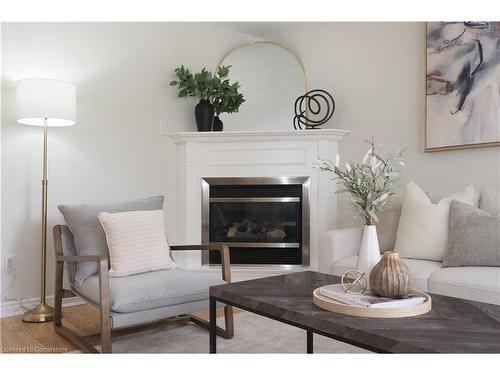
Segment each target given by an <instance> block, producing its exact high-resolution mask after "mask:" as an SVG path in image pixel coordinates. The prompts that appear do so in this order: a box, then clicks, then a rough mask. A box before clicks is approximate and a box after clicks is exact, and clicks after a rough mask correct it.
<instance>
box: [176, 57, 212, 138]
mask: <svg viewBox="0 0 500 375" xmlns="http://www.w3.org/2000/svg"><path fill="white" fill-rule="evenodd" d="M175 75H176V76H177V80H173V81H171V82H170V86H177V85H178V86H179V94H178V95H177V96H178V97H179V98H187V97H197V98H199V99H200V102H199V103H198V104H197V105H196V107H195V109H194V113H195V118H196V126H197V127H198V131H210V130H212V123H213V120H214V114H215V109H214V106H213V104H212V103H210V99H211V98H212V96H213V94H214V89H213V87H214V77H212V73H210V72H209V71H207V70H206V69H205V68H203V69H202V70H201V72H199V73H196V74H193V73H191V70H190V69H187V68H185V67H184V66H183V65H182V66H181V67H180V68H177V69H175Z"/></svg>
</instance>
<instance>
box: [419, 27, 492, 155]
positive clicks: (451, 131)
mask: <svg viewBox="0 0 500 375" xmlns="http://www.w3.org/2000/svg"><path fill="white" fill-rule="evenodd" d="M425 116H426V118H425V127H424V151H425V152H432V151H444V150H453V149H461V148H470V147H485V146H500V22H428V23H427V26H426V114H425Z"/></svg>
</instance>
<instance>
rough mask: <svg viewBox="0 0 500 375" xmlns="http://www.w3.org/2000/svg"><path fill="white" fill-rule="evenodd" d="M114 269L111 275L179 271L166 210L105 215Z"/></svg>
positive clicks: (105, 229)
mask: <svg viewBox="0 0 500 375" xmlns="http://www.w3.org/2000/svg"><path fill="white" fill-rule="evenodd" d="M98 218H99V221H100V223H101V225H102V227H103V229H104V232H105V233H106V242H107V243H108V248H109V258H110V262H111V268H110V270H109V276H113V277H120V276H128V275H132V274H137V273H143V272H149V271H157V270H163V269H170V268H175V262H174V261H173V260H172V258H171V257H170V248H169V246H168V243H167V236H166V234H165V223H164V215H163V210H153V211H127V212H117V213H113V214H110V213H107V212H101V213H100V214H99V215H98Z"/></svg>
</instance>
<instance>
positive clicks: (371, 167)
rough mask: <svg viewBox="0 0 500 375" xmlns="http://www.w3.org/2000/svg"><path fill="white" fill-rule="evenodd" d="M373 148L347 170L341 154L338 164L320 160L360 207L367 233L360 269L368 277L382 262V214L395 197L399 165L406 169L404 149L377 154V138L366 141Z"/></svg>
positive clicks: (324, 169)
mask: <svg viewBox="0 0 500 375" xmlns="http://www.w3.org/2000/svg"><path fill="white" fill-rule="evenodd" d="M366 142H368V143H369V144H370V148H369V149H368V151H367V152H366V154H365V156H364V157H363V159H362V161H361V162H360V163H356V164H354V163H347V164H346V165H345V170H342V169H340V157H339V155H338V154H337V157H336V160H335V164H334V163H332V162H331V161H329V160H320V161H318V163H317V167H318V168H319V169H320V170H322V171H329V172H332V173H333V174H334V175H335V178H334V179H335V180H336V181H337V185H340V186H341V188H340V189H339V190H337V193H349V194H350V195H351V201H352V202H353V203H354V204H355V205H356V207H357V209H358V214H359V216H360V218H361V220H362V222H363V224H364V225H365V226H364V230H363V237H362V241H361V247H360V250H359V256H358V264H357V269H358V270H359V271H361V272H363V273H364V274H365V275H366V278H367V280H368V277H369V276H370V272H371V270H372V268H373V267H374V266H375V264H377V262H378V261H379V260H380V249H379V244H378V237H377V229H376V226H375V224H376V223H377V222H378V212H379V211H380V210H382V209H383V208H384V206H385V204H386V203H387V201H388V199H389V198H390V197H391V196H392V195H393V194H394V187H395V185H396V178H397V177H398V176H399V174H400V171H399V170H397V165H400V166H404V165H405V161H404V159H403V152H404V150H400V151H398V152H396V153H391V154H388V155H387V156H386V157H385V158H384V157H383V156H381V155H379V154H378V153H376V152H375V144H374V141H373V139H372V140H371V141H366Z"/></svg>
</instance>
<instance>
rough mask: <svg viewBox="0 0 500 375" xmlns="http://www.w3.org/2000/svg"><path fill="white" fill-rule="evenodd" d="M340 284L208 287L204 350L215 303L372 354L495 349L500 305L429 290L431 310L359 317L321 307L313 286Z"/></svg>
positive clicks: (269, 280) (309, 280)
mask: <svg viewBox="0 0 500 375" xmlns="http://www.w3.org/2000/svg"><path fill="white" fill-rule="evenodd" d="M338 282H340V279H339V278H338V277H336V276H332V275H327V274H324V273H318V272H312V271H306V272H298V273H293V274H287V275H281V276H274V277H266V278H263V279H257V280H250V281H243V282H238V283H234V284H226V285H218V286H213V287H210V322H211V325H210V353H216V338H217V337H216V334H215V320H216V303H217V302H222V303H225V304H228V305H232V306H235V307H238V308H240V309H243V310H247V311H250V312H252V313H255V314H259V315H262V316H265V317H268V318H270V319H274V320H277V321H280V322H283V323H287V324H290V325H292V326H295V327H298V328H302V329H304V330H305V331H306V343H307V344H306V348H307V353H312V352H313V334H314V333H316V334H319V335H323V336H326V337H330V338H332V339H335V340H339V341H342V342H345V343H348V344H351V345H355V346H358V347H361V348H364V349H367V350H370V351H373V352H377V353H500V306H497V305H490V304H486V303H480V302H473V301H467V300H463V299H458V298H452V297H445V296H439V295H435V294H432V295H431V296H432V311H430V312H428V313H426V314H424V315H420V316H416V317H411V318H389V319H380V318H377V319H376V318H359V317H351V316H347V315H342V314H337V313H333V312H330V311H326V310H323V309H321V308H319V307H317V306H316V305H314V303H313V298H312V292H313V290H314V289H316V288H318V287H320V286H323V285H328V284H334V283H338Z"/></svg>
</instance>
